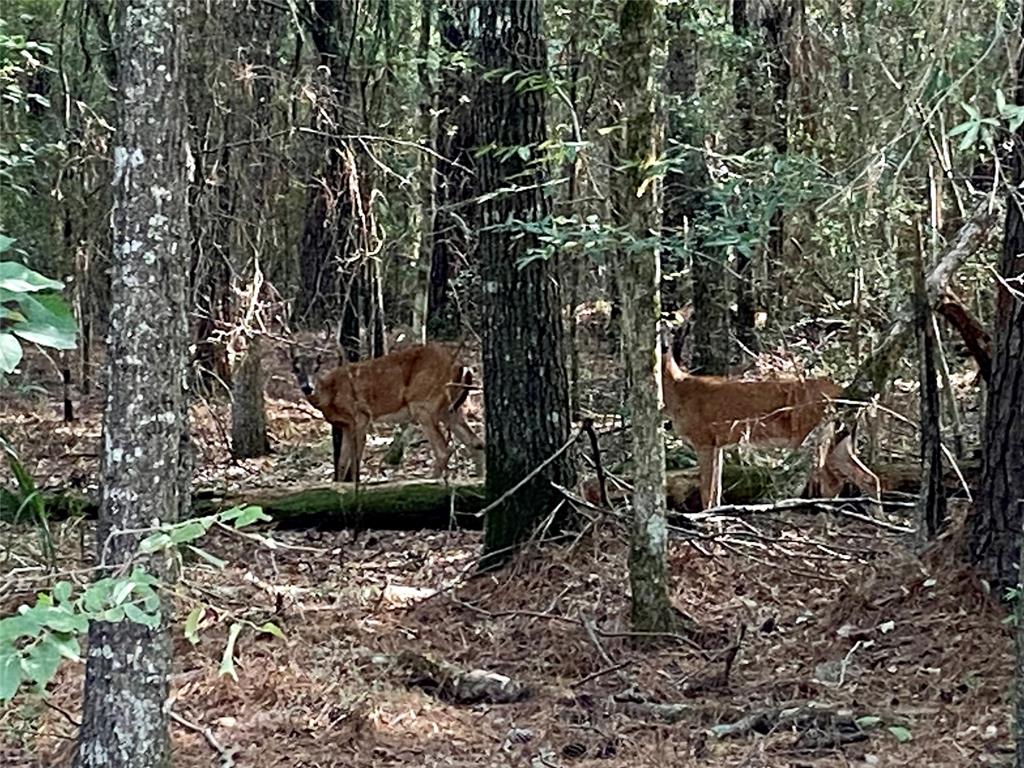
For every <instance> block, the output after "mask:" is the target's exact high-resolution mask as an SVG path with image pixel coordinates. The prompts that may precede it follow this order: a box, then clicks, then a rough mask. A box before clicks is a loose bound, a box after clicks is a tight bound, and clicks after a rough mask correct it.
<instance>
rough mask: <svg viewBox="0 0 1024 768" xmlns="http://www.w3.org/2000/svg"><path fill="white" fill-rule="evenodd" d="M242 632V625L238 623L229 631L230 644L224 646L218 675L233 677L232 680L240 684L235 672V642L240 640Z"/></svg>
mask: <svg viewBox="0 0 1024 768" xmlns="http://www.w3.org/2000/svg"><path fill="white" fill-rule="evenodd" d="M241 631H242V625H241V624H239V623H238V622H237V621H236V622H235V623H234V624H232V625H231V628H230V629H229V630H228V642H227V645H225V646H224V654H223V655H222V656H221V657H220V669H219V670H218V674H221V675H231V679H232V680H234V681H235V682H236V683H237V682H238V674H237V673H236V672H235V642H236V641H237V640H238V633H239V632H241Z"/></svg>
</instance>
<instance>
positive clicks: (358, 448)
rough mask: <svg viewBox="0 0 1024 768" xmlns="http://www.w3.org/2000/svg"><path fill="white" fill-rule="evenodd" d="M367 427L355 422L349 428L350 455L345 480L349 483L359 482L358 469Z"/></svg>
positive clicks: (361, 460)
mask: <svg viewBox="0 0 1024 768" xmlns="http://www.w3.org/2000/svg"><path fill="white" fill-rule="evenodd" d="M368 427H369V425H368V424H366V423H361V422H357V423H356V424H355V426H354V427H353V428H352V429H351V431H350V434H351V436H352V439H351V440H350V456H349V462H348V474H347V476H346V478H345V479H346V480H347V481H348V482H350V483H358V482H359V469H360V465H361V464H362V462H363V450H364V449H365V448H366V430H367V428H368Z"/></svg>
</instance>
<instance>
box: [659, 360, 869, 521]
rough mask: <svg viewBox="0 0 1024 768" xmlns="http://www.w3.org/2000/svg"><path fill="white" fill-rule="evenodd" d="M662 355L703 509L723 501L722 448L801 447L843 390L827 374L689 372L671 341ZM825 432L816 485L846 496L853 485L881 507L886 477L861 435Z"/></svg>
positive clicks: (667, 406)
mask: <svg viewBox="0 0 1024 768" xmlns="http://www.w3.org/2000/svg"><path fill="white" fill-rule="evenodd" d="M667 346H668V348H667V349H665V351H664V354H663V355H662V397H663V402H664V411H663V412H664V413H665V415H666V416H667V417H668V418H669V419H670V421H671V422H672V428H673V430H674V431H675V432H676V434H678V435H679V436H680V437H682V438H685V439H686V440H687V441H688V442H689V443H690V444H691V446H692V447H693V449H694V452H695V453H696V454H697V465H698V471H699V479H700V498H701V504H702V506H703V508H705V509H708V508H711V507H717V506H720V505H721V503H722V451H723V449H725V448H726V447H728V446H730V445H736V444H739V443H741V442H747V443H749V444H751V445H755V446H757V445H760V446H765V447H782V448H799V447H800V446H801V445H803V443H804V440H806V439H807V436H808V435H809V434H810V433H811V432H812V431H814V430H815V429H816V428H818V427H819V425H822V422H823V420H824V418H825V415H826V411H827V409H828V406H829V404H830V403H831V402H832V401H834V400H835V399H836V398H837V397H839V396H840V395H841V394H842V389H841V388H840V387H839V386H838V385H837V384H835V383H834V382H833V381H832V380H830V379H827V378H814V379H772V380H763V379H762V380H744V379H736V378H731V377H725V376H697V375H693V374H690V373H687V372H685V371H683V369H682V368H681V367H680V366H679V364H678V363H677V362H676V359H675V354H674V353H673V346H676V347H677V348H678V343H677V344H675V345H672V344H669V345H667ZM827 427H828V428H827V429H825V430H822V433H821V440H820V443H819V444H818V445H817V446H816V447H815V454H814V459H815V460H814V469H813V472H812V475H811V482H810V484H809V485H810V487H811V488H812V490H814V491H816V492H818V493H820V494H821V496H822V497H825V498H835V497H836V496H838V495H839V493H840V491H841V490H842V488H843V485H844V484H845V483H846V482H850V483H851V484H853V485H855V486H856V487H857V488H859V489H860V491H861V492H862V493H863V495H864V496H867V497H870V498H871V499H872V500H873V502H874V503H875V504H876V505H880V504H881V487H880V483H879V480H878V476H877V475H876V474H875V473H874V472H872V471H871V470H870V469H868V468H867V467H866V466H865V465H864V463H863V462H861V460H860V459H859V458H858V457H857V455H856V453H855V451H854V444H853V436H852V435H851V434H850V433H849V432H848V431H846V430H845V429H843V430H839V431H838V432H836V431H835V430H834V425H832V424H829V425H827Z"/></svg>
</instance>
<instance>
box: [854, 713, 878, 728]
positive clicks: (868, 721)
mask: <svg viewBox="0 0 1024 768" xmlns="http://www.w3.org/2000/svg"><path fill="white" fill-rule="evenodd" d="M880 722H882V718H880V717H877V716H875V715H864V716H863V717H858V718H857V720H856V723H857V726H858V727H859V728H862V729H864V728H874V727H875V726H876V725H878V724H879V723H880Z"/></svg>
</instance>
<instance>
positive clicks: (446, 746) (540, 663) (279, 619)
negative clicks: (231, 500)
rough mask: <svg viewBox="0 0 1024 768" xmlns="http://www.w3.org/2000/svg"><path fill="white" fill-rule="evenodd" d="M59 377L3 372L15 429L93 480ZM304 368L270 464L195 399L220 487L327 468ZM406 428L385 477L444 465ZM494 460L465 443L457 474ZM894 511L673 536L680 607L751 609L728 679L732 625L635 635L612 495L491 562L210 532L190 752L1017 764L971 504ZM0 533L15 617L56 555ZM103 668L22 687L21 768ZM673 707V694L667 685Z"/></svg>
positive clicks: (359, 762)
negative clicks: (910, 532)
mask: <svg viewBox="0 0 1024 768" xmlns="http://www.w3.org/2000/svg"><path fill="white" fill-rule="evenodd" d="M37 373H38V375H37V376H35V377H31V380H32V381H34V382H37V383H40V382H41V383H42V384H43V385H44V386H45V388H46V389H47V390H48V391H37V390H32V389H28V388H22V389H21V390H13V389H9V390H7V391H5V392H4V393H3V397H2V398H0V432H2V433H3V434H4V435H5V436H6V437H7V438H8V439H9V440H11V441H12V442H13V443H14V445H15V446H17V447H18V449H19V450H20V451H21V453H22V457H23V459H24V460H25V462H26V464H27V466H28V467H29V469H30V470H31V471H32V472H33V473H34V474H35V476H36V479H37V482H38V483H39V484H40V485H43V486H47V487H58V486H68V485H71V486H77V487H80V488H82V489H84V490H86V491H88V490H90V489H91V488H93V487H94V486H95V483H96V471H97V467H98V437H99V415H98V413H99V411H98V408H99V400H98V399H97V397H96V395H93V396H92V398H89V399H86V400H85V402H84V404H83V405H82V406H81V407H80V408H79V412H78V414H77V416H78V421H76V422H75V423H73V424H71V425H64V424H62V423H61V421H60V415H59V400H57V399H56V398H55V394H54V393H56V392H58V391H59V389H58V388H56V387H53V386H50V380H52V379H53V374H52V372H50V373H47V372H46V366H45V365H43V364H40V367H39V368H38V370H37ZM26 378H28V377H26ZM293 389H294V388H293V387H291V384H290V382H289V381H287V377H284V376H283V374H282V373H281V371H279V370H276V369H275V370H273V371H272V376H271V382H270V385H269V393H270V395H271V400H270V429H271V434H272V438H273V441H274V447H275V453H274V455H273V456H271V457H269V458H267V459H263V460H259V461H247V462H239V463H234V462H231V461H230V460H227V459H226V455H227V454H226V451H225V442H224V429H226V425H227V423H228V422H227V420H226V410H225V408H224V406H223V404H219V403H217V402H212V403H211V402H200V403H198V404H197V405H196V407H195V408H194V409H193V422H194V431H195V435H196V445H197V449H198V452H199V462H198V466H197V477H196V483H197V485H202V486H208V485H217V486H219V487H223V486H229V487H230V486H234V487H253V486H255V485H273V484H275V483H279V482H283V481H289V482H317V483H321V482H324V481H326V480H327V479H328V478H329V476H330V467H329V459H328V454H329V444H330V440H329V437H328V432H327V428H326V426H325V425H323V424H322V423H321V422H320V421H319V420H318V419H317V418H316V417H315V415H314V414H313V413H312V412H311V410H310V409H309V408H308V407H307V406H305V405H304V404H302V403H300V402H299V401H298V393H297V392H293ZM388 435H390V432H388V433H387V435H382V436H381V439H379V440H378V441H377V442H376V443H375V444H374V445H371V448H370V452H371V456H370V458H369V461H368V462H367V463H368V465H369V467H370V470H371V473H372V476H371V478H369V479H374V478H383V477H391V476H415V475H424V476H425V475H426V474H427V473H428V467H429V453H428V451H427V449H426V446H425V444H420V445H417V446H415V447H414V448H413V449H412V450H411V451H410V455H408V456H407V457H406V460H405V462H404V464H403V465H402V467H400V468H397V469H396V468H391V467H385V466H384V465H383V463H382V462H381V460H380V457H381V455H382V453H383V449H384V446H385V445H386V442H387V441H386V437H387V436H388ZM470 466H471V464H470V462H469V461H468V457H466V456H464V455H460V457H459V459H458V463H457V464H456V467H457V469H458V471H459V472H468V468H469V467H470ZM895 509H896V513H897V514H893V515H890V516H889V517H888V521H889V523H890V524H892V525H886V526H880V525H874V524H870V523H867V522H864V521H862V520H858V519H854V518H852V517H849V516H846V515H842V514H836V515H824V514H818V515H812V514H804V513H777V514H766V515H757V516H747V517H743V518H720V519H713V520H709V521H706V522H704V523H702V525H701V527H700V528H698V529H695V530H694V529H680V530H674V531H673V536H672V539H671V542H670V576H671V595H672V599H673V601H674V603H675V605H676V607H677V608H678V609H679V610H681V611H683V612H685V613H686V614H688V615H689V616H691V617H692V618H693V619H695V620H696V621H697V622H698V624H699V625H700V626H701V627H702V628H703V629H705V630H706V631H707V633H708V634H709V635H720V636H721V638H723V641H724V643H725V644H726V645H734V644H735V640H736V638H737V637H739V635H740V627H741V626H743V627H745V632H744V633H743V635H742V640H741V642H740V643H739V649H738V652H737V653H736V658H735V663H734V664H733V665H732V667H731V669H730V670H729V674H728V677H727V678H725V677H724V675H723V672H724V670H725V668H726V665H725V662H724V660H723V655H724V652H723V649H722V647H720V646H715V644H714V643H713V642H711V640H708V641H707V647H705V648H700V647H694V645H693V644H692V643H689V642H681V641H679V640H678V639H673V638H659V639H651V638H637V637H634V636H630V635H629V633H628V627H629V604H628V594H629V593H628V578H627V565H626V562H627V555H628V551H627V546H626V541H627V531H626V530H625V528H624V526H623V522H622V519H621V517H619V516H616V515H614V514H605V515H594V521H593V523H592V524H591V525H589V526H588V527H587V529H586V530H585V531H584V532H583V533H582V534H581V535H580V536H579V537H578V538H576V539H575V540H574V541H572V542H571V543H567V544H559V545H554V544H549V545H546V546H543V547H542V548H540V549H539V550H534V551H531V552H528V553H526V554H525V555H524V556H523V557H521V558H520V559H518V560H517V561H516V562H514V563H513V564H512V565H511V566H510V567H508V568H506V569H505V570H503V571H501V572H499V573H496V574H490V575H487V576H477V577H471V576H470V574H471V573H472V568H473V565H474V558H475V556H476V555H477V554H478V551H479V545H480V540H479V534H476V533H469V532H459V531H450V532H387V531H381V532H363V533H361V534H360V535H358V536H353V534H352V533H350V532H344V531H343V532H336V533H335V532H331V533H326V532H317V531H304V532H274V533H273V537H274V539H275V540H276V541H277V542H278V543H279V546H278V547H277V548H276V549H274V550H270V549H268V548H266V547H265V546H261V545H260V544H259V543H257V542H254V541H252V540H251V539H247V538H243V537H240V536H229V535H227V534H223V533H215V534H212V535H211V536H210V538H209V540H208V541H207V542H206V549H207V550H208V551H209V552H211V553H213V554H215V555H217V556H218V557H221V558H223V559H225V560H226V561H227V562H228V564H227V566H226V567H225V568H223V569H222V570H216V569H214V568H213V567H212V566H210V565H207V564H204V563H199V562H192V563H189V564H188V565H187V567H186V568H185V571H184V575H183V579H182V583H181V585H180V586H179V587H178V589H177V594H176V595H175V598H174V603H175V607H176V611H175V628H174V632H175V653H176V659H175V669H176V672H175V675H174V679H173V681H172V682H173V693H172V708H173V709H172V711H173V713H174V718H175V720H174V725H173V737H174V745H175V750H176V758H175V765H176V766H179V767H191V766H197V767H198V766H229V765H235V766H246V767H248V766H254V767H256V766H295V767H296V768H298V767H299V766H304V767H305V768H320V767H323V766H407V765H408V766H435V765H436V766H531V768H533V767H534V766H536V767H538V768H539V767H540V766H581V767H582V766H645V765H650V766H655V765H672V766H764V767H765V768H775V767H780V768H781V767H786V768H798V767H810V766H813V767H814V768H818V767H819V766H820V767H822V768H824V766H921V767H926V766H936V767H937V768H946V767H947V766H948V767H949V768H953V767H954V766H956V767H957V768H960V767H961V766H968V767H973V766H990V765H1010V764H1011V757H1012V755H1011V752H1010V745H1011V735H1010V732H1009V720H1010V709H1009V700H1010V694H1011V684H1012V669H1013V657H1012V651H1013V647H1012V641H1011V636H1010V632H1009V629H1008V627H1007V625H1006V624H1005V623H1004V616H1005V614H1004V613H1003V611H1002V609H1001V608H1000V607H999V606H998V605H997V604H996V602H995V601H994V600H993V599H992V598H991V597H989V596H987V595H986V594H985V593H984V591H983V590H982V589H981V585H980V584H979V583H978V581H977V579H976V578H975V577H974V576H973V575H972V574H971V573H970V571H969V570H968V569H967V568H966V567H964V566H963V565H962V562H963V558H962V549H963V548H962V541H961V537H960V533H959V532H960V530H961V527H962V516H963V512H964V510H963V509H959V510H957V516H956V519H955V521H954V524H953V525H952V526H951V529H950V531H949V532H948V533H947V534H946V535H945V536H944V537H943V538H942V539H941V540H940V541H938V542H937V543H935V544H934V545H933V546H932V547H931V548H930V549H929V550H928V551H927V552H925V553H924V554H923V555H921V556H920V557H916V556H914V555H913V554H912V549H911V542H910V540H909V539H908V537H907V534H905V533H903V532H901V531H899V530H895V528H896V527H898V524H899V523H901V522H902V523H903V524H905V523H906V520H902V521H901V520H900V518H899V515H898V512H899V508H895ZM591 514H593V513H591ZM264 532H265V533H269V531H264ZM54 535H55V539H56V543H57V547H58V552H59V554H60V568H61V569H62V570H65V571H68V572H71V571H75V570H77V569H82V568H83V567H84V566H86V565H88V563H89V561H90V554H89V553H90V552H91V550H92V525H91V523H88V522H82V521H73V522H67V523H63V524H60V525H59V526H56V527H55V530H54ZM0 537H2V538H0V571H2V572H3V574H4V576H3V579H2V580H0V614H4V615H6V614H7V613H8V612H10V611H12V610H14V609H15V608H16V607H17V605H19V604H20V603H24V602H29V601H31V600H32V599H33V589H34V588H37V587H39V586H42V585H44V584H45V580H46V578H45V576H44V574H43V571H42V569H41V568H39V567H38V565H37V562H39V561H38V560H37V559H36V558H37V557H38V553H37V552H36V550H37V549H38V537H37V536H36V533H35V532H34V531H32V530H30V529H27V528H15V527H12V526H10V525H4V526H3V527H0ZM36 577H39V578H38V579H37V580H33V579H35V578H36ZM78 578H85V574H79V576H78ZM197 602H201V603H203V604H205V605H206V606H207V613H206V617H205V618H204V620H203V622H202V625H201V632H200V640H199V642H198V643H197V644H196V645H194V646H193V645H192V644H190V643H189V642H188V641H187V640H186V639H185V637H184V635H183V632H182V626H183V622H184V618H185V616H186V615H187V613H188V612H189V611H190V610H191V609H192V607H193V606H194V605H196V603H197ZM236 620H245V621H249V622H252V623H253V624H255V625H260V624H262V623H263V622H265V621H273V622H275V623H277V624H278V625H279V626H280V627H281V628H282V630H283V631H284V638H283V639H278V638H275V637H273V636H270V635H266V634H258V633H256V632H254V631H252V630H251V629H245V630H243V632H242V634H241V636H240V638H239V641H238V646H237V648H236V658H237V670H238V680H237V682H236V681H233V680H231V679H230V678H229V677H224V676H220V675H218V666H219V663H220V658H221V654H222V652H223V649H224V644H225V640H226V636H227V631H228V627H229V626H230V624H231V623H232V622H234V621H236ZM405 651H412V652H415V653H419V654H425V655H428V656H430V657H432V658H435V659H438V660H443V661H447V662H450V663H453V664H456V665H458V666H460V667H462V668H464V669H474V668H479V669H484V670H490V671H493V672H497V673H500V674H502V675H507V676H508V677H510V678H512V679H514V680H516V681H519V682H521V683H523V684H525V685H526V686H528V695H527V696H526V697H525V698H524V699H522V700H521V701H518V702H515V703H511V704H501V705H497V704H471V705H470V704H457V703H453V702H451V701H446V700H444V699H443V697H439V696H437V695H435V694H436V691H430V690H425V689H423V688H421V687H418V686H417V685H416V684H415V682H416V681H414V680H412V679H411V678H410V675H409V673H408V670H407V669H406V668H405V667H404V666H403V665H402V664H401V663H400V661H399V659H398V657H399V655H400V654H401V653H402V652H405ZM82 673H83V667H82V665H81V664H72V663H67V664H65V665H64V666H63V667H62V669H61V671H60V672H59V675H58V679H57V680H56V681H55V683H54V684H53V685H52V686H51V687H50V690H49V692H48V694H47V697H46V698H45V699H42V698H40V697H38V696H33V695H23V696H20V697H19V698H18V699H16V700H15V702H14V703H13V704H12V705H10V706H7V707H4V708H0V764H2V765H5V766H12V767H13V766H63V765H67V764H69V763H68V758H69V755H70V749H71V746H72V744H73V739H74V737H75V733H76V727H75V722H77V718H78V706H79V705H78V701H79V698H80V694H81V685H82ZM662 704H667V705H676V706H675V707H674V708H666V707H661V708H659V707H657V706H652V705H662ZM809 704H814V705H816V706H818V707H819V708H820V709H822V710H825V712H826V713H828V714H826V715H819V716H818V717H817V718H814V720H815V725H816V726H818V727H817V728H815V727H810V728H808V727H806V726H807V723H806V722H802V723H801V724H800V725H799V726H795V725H793V723H792V722H787V721H785V720H781V721H780V720H779V719H778V718H773V717H771V715H775V714H777V713H778V710H780V709H787V708H791V707H802V706H808V705H809ZM669 709H671V712H669ZM668 714H671V715H673V717H672V718H669V719H674V722H669V721H668V720H667V719H666V715H668ZM751 714H761V715H764V716H765V717H763V718H761V722H760V723H754V725H755V726H757V727H756V728H755V729H754V730H749V729H748V730H747V731H746V732H743V733H740V734H738V735H735V736H732V737H722V738H720V737H719V736H717V735H715V733H714V732H713V731H711V729H712V728H714V727H715V726H720V725H725V724H732V723H737V722H740V721H742V719H743V718H744V717H745V716H747V715H751ZM850 717H852V718H861V720H860V723H861V724H862V725H863V726H864V729H865V736H864V738H862V739H861V740H858V741H851V742H850V743H844V744H841V745H839V746H835V745H834V741H835V737H836V735H837V733H839V731H837V730H836V727H835V723H837V722H839V721H844V720H848V719H849V718H850Z"/></svg>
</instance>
